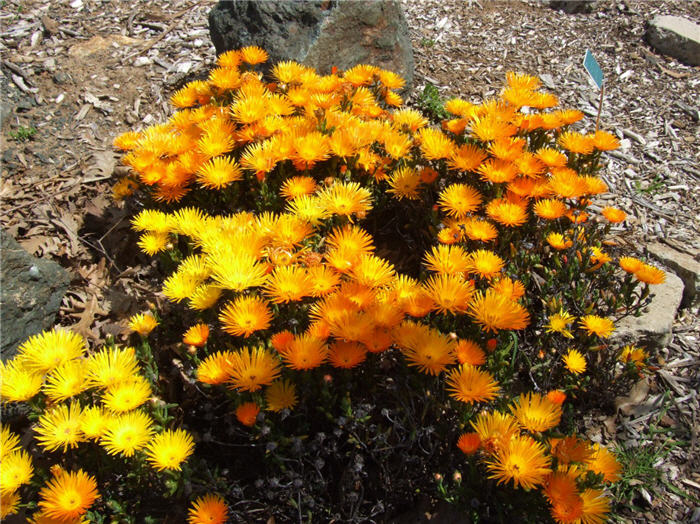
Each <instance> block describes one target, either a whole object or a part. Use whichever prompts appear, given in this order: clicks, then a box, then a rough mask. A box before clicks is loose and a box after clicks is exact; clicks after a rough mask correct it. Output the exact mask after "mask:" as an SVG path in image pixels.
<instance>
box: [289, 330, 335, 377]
mask: <svg viewBox="0 0 700 524" xmlns="http://www.w3.org/2000/svg"><path fill="white" fill-rule="evenodd" d="M282 357H283V358H284V359H285V360H286V361H287V366H288V367H290V368H292V369H313V368H316V367H318V366H320V365H321V364H323V362H324V361H325V360H326V358H328V346H326V344H325V342H324V341H323V340H321V339H318V338H315V337H312V336H309V335H303V336H301V337H295V338H294V340H293V341H292V342H291V343H290V345H289V349H288V350H287V351H285V352H284V353H283V354H282Z"/></svg>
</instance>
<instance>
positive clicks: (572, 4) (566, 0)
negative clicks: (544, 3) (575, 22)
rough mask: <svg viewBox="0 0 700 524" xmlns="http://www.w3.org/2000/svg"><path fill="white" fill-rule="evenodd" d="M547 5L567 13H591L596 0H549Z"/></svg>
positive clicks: (595, 5)
mask: <svg viewBox="0 0 700 524" xmlns="http://www.w3.org/2000/svg"><path fill="white" fill-rule="evenodd" d="M549 7H551V8H552V9H557V10H559V11H562V12H564V13H567V14H569V15H575V14H582V13H592V12H593V11H594V10H595V8H596V7H597V2H596V0H549Z"/></svg>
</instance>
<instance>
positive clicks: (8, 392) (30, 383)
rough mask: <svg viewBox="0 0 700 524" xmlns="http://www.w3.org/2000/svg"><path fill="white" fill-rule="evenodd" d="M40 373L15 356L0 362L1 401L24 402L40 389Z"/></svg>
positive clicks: (41, 380)
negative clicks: (30, 368) (27, 366)
mask: <svg viewBox="0 0 700 524" xmlns="http://www.w3.org/2000/svg"><path fill="white" fill-rule="evenodd" d="M42 382H43V378H42V375H41V374H40V373H35V372H34V371H31V370H29V369H27V368H26V367H25V365H24V363H21V362H19V361H18V360H17V359H16V358H15V359H13V360H10V361H8V362H7V363H5V362H0V397H1V398H2V400H3V402H24V401H26V400H29V399H30V398H32V397H34V395H36V394H37V393H39V391H41V385H42Z"/></svg>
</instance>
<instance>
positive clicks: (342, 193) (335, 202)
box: [319, 182, 372, 217]
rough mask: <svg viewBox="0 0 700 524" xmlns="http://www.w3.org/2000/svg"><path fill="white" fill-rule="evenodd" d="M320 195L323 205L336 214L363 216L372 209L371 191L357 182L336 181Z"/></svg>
mask: <svg viewBox="0 0 700 524" xmlns="http://www.w3.org/2000/svg"><path fill="white" fill-rule="evenodd" d="M319 196H320V198H321V201H322V202H323V207H324V208H325V209H326V210H327V211H328V212H329V213H331V214H334V215H341V216H351V215H357V216H359V217H363V216H364V215H366V214H367V212H368V211H369V210H370V209H372V202H371V200H370V196H371V195H370V192H369V191H368V190H367V189H365V188H364V187H362V186H360V184H358V183H357V182H336V183H334V184H333V185H332V186H329V187H327V188H325V189H323V190H322V191H321V192H320V193H319Z"/></svg>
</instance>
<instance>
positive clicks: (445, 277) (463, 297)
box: [424, 273, 474, 314]
mask: <svg viewBox="0 0 700 524" xmlns="http://www.w3.org/2000/svg"><path fill="white" fill-rule="evenodd" d="M424 286H425V292H426V294H427V295H428V296H429V297H430V298H431V299H432V301H433V302H434V307H433V309H434V310H436V311H439V312H440V313H443V314H447V313H452V314H458V313H464V312H466V311H467V309H468V308H469V300H470V299H471V297H472V295H473V294H474V285H473V284H472V283H470V282H469V281H466V280H464V279H462V278H461V277H460V276H458V275H449V274H444V273H438V274H436V275H431V276H430V278H429V279H428V280H427V281H426V282H425V284H424Z"/></svg>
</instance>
